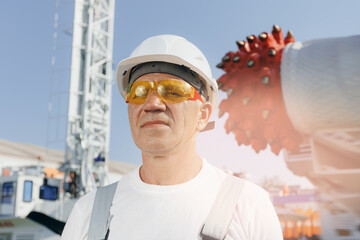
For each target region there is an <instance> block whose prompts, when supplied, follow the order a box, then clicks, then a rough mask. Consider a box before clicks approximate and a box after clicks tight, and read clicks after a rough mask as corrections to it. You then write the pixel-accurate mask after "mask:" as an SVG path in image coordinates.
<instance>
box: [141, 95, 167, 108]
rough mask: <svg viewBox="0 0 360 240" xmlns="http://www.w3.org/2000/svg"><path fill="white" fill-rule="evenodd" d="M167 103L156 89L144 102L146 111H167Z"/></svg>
mask: <svg viewBox="0 0 360 240" xmlns="http://www.w3.org/2000/svg"><path fill="white" fill-rule="evenodd" d="M165 109H166V105H165V103H164V101H163V100H162V99H161V98H160V96H159V94H158V93H157V92H156V91H152V92H151V93H150V94H149V96H148V97H147V99H146V101H145V103H144V111H147V112H153V111H165Z"/></svg>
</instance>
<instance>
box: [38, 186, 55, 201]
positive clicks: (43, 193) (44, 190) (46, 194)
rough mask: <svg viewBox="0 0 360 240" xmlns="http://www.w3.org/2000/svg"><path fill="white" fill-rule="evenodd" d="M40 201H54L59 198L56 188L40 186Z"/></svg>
mask: <svg viewBox="0 0 360 240" xmlns="http://www.w3.org/2000/svg"><path fill="white" fill-rule="evenodd" d="M39 197H40V199H45V200H52V201H55V200H57V199H58V198H59V190H58V187H55V186H48V185H42V186H41V187H40V196H39Z"/></svg>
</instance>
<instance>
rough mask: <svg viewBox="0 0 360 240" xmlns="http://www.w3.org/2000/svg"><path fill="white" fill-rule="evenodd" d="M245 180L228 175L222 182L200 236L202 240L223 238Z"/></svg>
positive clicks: (219, 239) (220, 239)
mask: <svg viewBox="0 0 360 240" xmlns="http://www.w3.org/2000/svg"><path fill="white" fill-rule="evenodd" d="M244 183H245V181H244V180H243V179H240V178H237V177H234V176H231V175H228V176H226V178H225V180H224V182H223V183H222V185H221V187H220V190H219V193H218V195H217V196H216V199H215V202H214V204H213V206H212V208H211V210H210V214H209V215H208V217H207V218H206V220H205V224H204V225H203V227H202V229H201V232H200V236H201V237H202V239H203V240H223V239H225V237H226V234H227V230H228V228H229V226H230V223H231V221H232V219H233V213H234V210H235V207H236V204H237V202H238V201H239V198H240V194H241V191H242V189H243V186H244Z"/></svg>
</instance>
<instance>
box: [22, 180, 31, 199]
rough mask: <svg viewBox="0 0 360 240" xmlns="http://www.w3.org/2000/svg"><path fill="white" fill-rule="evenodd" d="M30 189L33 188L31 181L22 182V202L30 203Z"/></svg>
mask: <svg viewBox="0 0 360 240" xmlns="http://www.w3.org/2000/svg"><path fill="white" fill-rule="evenodd" d="M32 188H33V182H32V181H29V180H26V181H24V192H23V201H24V202H31V200H32Z"/></svg>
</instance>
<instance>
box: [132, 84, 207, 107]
mask: <svg viewBox="0 0 360 240" xmlns="http://www.w3.org/2000/svg"><path fill="white" fill-rule="evenodd" d="M153 90H155V91H156V92H157V93H158V95H159V97H160V98H161V100H163V101H164V102H168V103H180V102H183V101H186V100H193V101H195V100H200V101H201V102H203V100H202V99H201V96H200V94H199V93H198V91H196V89H195V88H194V87H193V86H191V85H190V84H189V83H187V82H185V81H181V80H175V79H165V80H161V81H155V82H147V81H135V82H134V83H133V84H131V85H129V86H128V88H127V89H126V102H127V103H134V104H142V103H144V102H145V101H146V98H147V97H148V96H149V94H150V93H151V92H152V91H153Z"/></svg>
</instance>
